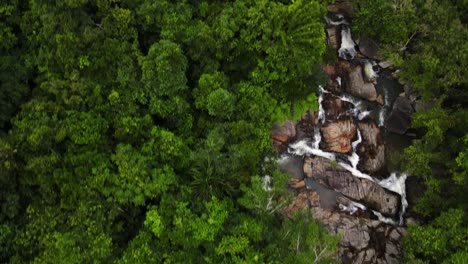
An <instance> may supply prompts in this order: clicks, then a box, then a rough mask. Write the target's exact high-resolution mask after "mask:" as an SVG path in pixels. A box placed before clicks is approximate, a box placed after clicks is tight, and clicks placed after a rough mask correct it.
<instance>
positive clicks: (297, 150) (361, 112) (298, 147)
mask: <svg viewBox="0 0 468 264" xmlns="http://www.w3.org/2000/svg"><path fill="white" fill-rule="evenodd" d="M338 19H340V20H339V21H332V20H330V19H329V18H326V20H327V23H328V24H331V25H342V30H341V40H342V42H341V47H340V49H339V50H338V54H339V57H340V58H342V59H353V58H355V56H356V55H357V53H358V52H357V51H356V48H355V47H356V44H355V42H354V40H353V39H352V36H351V30H350V27H349V26H348V23H347V22H346V21H345V20H344V19H343V17H342V16H341V17H340V16H338ZM361 63H363V64H364V74H365V76H366V78H367V80H368V81H373V82H375V81H376V79H377V77H378V74H377V72H376V71H375V70H374V67H373V66H374V65H375V62H373V61H371V60H366V61H361ZM336 81H337V82H338V84H339V86H340V87H341V86H342V79H341V77H337V78H336ZM325 93H329V94H331V92H329V91H327V90H325V89H324V88H323V87H322V86H319V98H318V101H319V112H318V124H317V125H316V126H315V127H314V135H313V138H312V139H301V140H298V141H296V142H294V143H291V144H290V145H289V147H288V153H289V154H293V155H298V156H304V155H308V156H311V155H314V156H319V157H323V158H326V159H328V160H331V161H333V162H335V163H337V164H338V165H339V166H341V167H342V168H343V169H345V170H347V171H349V172H350V173H351V174H352V175H353V176H355V177H358V178H362V179H367V180H369V181H372V182H375V183H377V184H379V185H380V186H381V187H383V188H385V189H387V190H389V191H392V192H395V193H397V194H399V195H400V196H401V211H400V215H399V217H400V219H399V222H397V221H395V220H394V219H391V218H387V217H385V216H384V215H382V213H380V212H378V211H374V210H371V211H372V212H373V214H374V215H375V216H376V217H377V218H378V219H379V220H380V221H382V222H385V223H388V224H393V225H398V224H400V225H401V224H403V214H404V212H405V210H406V208H407V207H408V202H407V200H406V191H405V180H406V178H407V175H406V174H401V175H399V174H397V173H391V175H390V176H389V177H388V178H387V179H384V180H378V179H375V178H374V177H372V176H370V175H368V174H366V173H364V172H361V171H360V170H359V169H358V168H357V167H358V164H359V161H360V157H359V155H358V154H357V149H358V146H359V144H361V143H362V135H361V131H360V130H359V129H357V139H356V140H355V141H354V142H352V143H351V146H352V153H351V154H350V155H348V156H345V157H346V159H347V161H346V159H345V160H343V156H342V155H340V156H339V157H340V158H339V159H337V157H338V154H335V153H331V152H327V151H324V150H322V149H320V142H321V140H322V137H321V134H320V126H321V125H322V124H324V123H326V121H327V120H326V115H325V111H324V107H323V106H322V103H323V100H324V97H323V96H324V94H325ZM333 95H334V96H336V97H338V98H339V99H341V100H342V101H344V102H348V103H350V104H351V105H352V106H353V107H352V108H351V109H350V110H348V111H346V112H344V113H341V114H340V115H339V116H338V118H339V117H340V116H342V115H346V116H351V117H353V118H354V119H356V120H363V119H364V118H366V117H368V116H370V115H371V112H372V111H369V110H368V109H366V107H367V106H366V104H367V103H365V102H363V100H361V99H358V98H356V97H354V96H352V95H349V94H346V93H343V94H340V95H335V94H333ZM390 106H391V105H390V100H389V99H388V94H387V91H385V105H384V106H382V107H380V109H378V112H377V118H378V123H379V125H380V126H383V123H384V119H385V114H386V113H385V111H386V109H387V108H389V107H390ZM339 208H340V210H342V211H345V212H348V213H350V214H354V213H355V212H356V211H357V210H359V209H361V210H366V209H367V208H366V206H364V205H363V204H360V203H357V202H354V201H352V202H351V203H350V204H348V205H343V204H339Z"/></svg>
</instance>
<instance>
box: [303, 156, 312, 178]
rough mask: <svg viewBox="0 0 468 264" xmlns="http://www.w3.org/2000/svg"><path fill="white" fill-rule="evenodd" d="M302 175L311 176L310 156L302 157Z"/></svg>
mask: <svg viewBox="0 0 468 264" xmlns="http://www.w3.org/2000/svg"><path fill="white" fill-rule="evenodd" d="M304 175H305V177H307V178H310V177H312V158H311V157H305V158H304Z"/></svg>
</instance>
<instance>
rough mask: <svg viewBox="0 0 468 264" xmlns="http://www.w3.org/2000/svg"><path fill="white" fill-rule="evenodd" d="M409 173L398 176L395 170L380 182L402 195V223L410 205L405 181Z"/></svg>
mask: <svg viewBox="0 0 468 264" xmlns="http://www.w3.org/2000/svg"><path fill="white" fill-rule="evenodd" d="M407 177H408V175H406V174H402V175H400V177H397V173H395V172H393V173H392V174H390V177H388V178H387V179H384V180H382V181H380V182H378V184H379V185H380V186H382V187H384V188H386V189H388V190H390V191H393V192H396V193H398V194H399V195H400V196H401V210H400V225H402V224H403V222H404V219H403V214H404V213H405V210H406V208H407V207H408V201H407V200H406V187H405V185H406V184H405V182H406V178H407Z"/></svg>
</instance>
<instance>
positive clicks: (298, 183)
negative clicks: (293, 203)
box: [288, 178, 305, 189]
mask: <svg viewBox="0 0 468 264" xmlns="http://www.w3.org/2000/svg"><path fill="white" fill-rule="evenodd" d="M288 185H289V187H291V188H293V189H301V188H304V187H305V182H304V180H301V179H296V178H293V179H291V181H289V183H288Z"/></svg>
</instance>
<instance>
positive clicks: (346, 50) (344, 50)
mask: <svg viewBox="0 0 468 264" xmlns="http://www.w3.org/2000/svg"><path fill="white" fill-rule="evenodd" d="M355 46H356V43H354V40H353V38H352V37H351V29H350V28H349V27H344V28H343V29H342V30H341V47H340V49H339V50H338V55H339V56H340V58H342V59H347V56H349V57H351V59H353V58H354V57H356V55H357V51H356V48H355Z"/></svg>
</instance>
